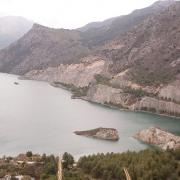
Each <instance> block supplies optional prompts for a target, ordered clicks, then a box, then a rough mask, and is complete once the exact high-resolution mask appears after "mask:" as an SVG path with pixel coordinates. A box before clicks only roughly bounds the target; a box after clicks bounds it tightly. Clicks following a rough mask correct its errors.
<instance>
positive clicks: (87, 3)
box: [0, 0, 156, 28]
mask: <svg viewBox="0 0 180 180" xmlns="http://www.w3.org/2000/svg"><path fill="white" fill-rule="evenodd" d="M155 1H156V0H0V16H3V15H15V16H22V17H25V18H27V19H30V20H33V21H34V22H37V23H40V24H42V25H45V26H50V27H56V28H77V27H81V26H83V25H85V24H87V23H89V22H94V21H102V20H105V19H108V18H111V17H115V16H120V15H123V14H128V13H130V12H131V11H133V10H134V9H140V8H143V7H146V6H149V5H150V4H152V3H153V2H155Z"/></svg>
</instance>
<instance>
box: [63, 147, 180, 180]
mask: <svg viewBox="0 0 180 180" xmlns="http://www.w3.org/2000/svg"><path fill="white" fill-rule="evenodd" d="M124 167H125V168H127V169H128V171H129V174H130V176H131V178H132V180H179V179H180V150H176V151H166V152H163V151H159V150H144V151H140V152H126V153H121V154H120V153H107V154H97V155H90V156H84V157H82V158H80V159H79V161H78V163H77V167H75V168H72V169H69V170H67V169H65V170H64V172H65V173H64V179H65V180H76V179H80V180H81V179H82V180H84V179H87V180H88V179H91V178H94V179H98V180H99V179H100V180H119V179H121V180H125V179H126V178H125V173H124V171H123V168H124Z"/></svg>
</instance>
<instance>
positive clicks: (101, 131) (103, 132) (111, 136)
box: [74, 127, 119, 141]
mask: <svg viewBox="0 0 180 180" xmlns="http://www.w3.org/2000/svg"><path fill="white" fill-rule="evenodd" d="M74 133H75V134H76V135H82V136H87V137H93V138H98V139H104V140H111V141H118V140H119V134H118V131H117V130H116V129H114V128H102V127H99V128H96V129H91V130H86V131H75V132H74Z"/></svg>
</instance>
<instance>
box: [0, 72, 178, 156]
mask: <svg viewBox="0 0 180 180" xmlns="http://www.w3.org/2000/svg"><path fill="white" fill-rule="evenodd" d="M15 81H17V82H19V85H15V84H14V82H15ZM149 126H160V127H162V128H165V129H167V130H169V131H170V132H172V133H175V134H180V119H173V118H168V117H163V116H157V115H152V114H146V113H134V112H125V111H119V110H115V109H110V108H106V107H103V106H99V105H95V104H91V103H88V102H85V101H82V100H72V99H71V98H70V92H68V91H66V90H63V89H58V88H54V87H52V86H50V85H49V84H48V83H45V82H38V81H26V80H23V81H21V80H18V79H17V76H13V75H8V74H0V147H1V148H0V155H3V154H6V155H8V154H11V155H13V154H18V153H21V152H25V151H27V150H32V151H34V152H39V153H44V152H46V153H62V152H65V151H68V152H70V153H72V154H74V155H75V156H79V155H82V154H89V153H91V154H92V153H97V152H122V151H127V150H141V149H145V148H148V146H147V145H146V144H142V143H140V142H139V141H137V140H135V139H133V138H132V136H133V135H134V134H135V133H136V132H137V131H138V130H140V129H144V128H147V127H149ZM97 127H112V128H116V129H117V130H118V131H119V135H120V140H119V141H118V142H110V141H104V140H97V139H92V138H86V137H82V136H76V135H75V134H74V133H73V131H76V130H86V129H91V128H97Z"/></svg>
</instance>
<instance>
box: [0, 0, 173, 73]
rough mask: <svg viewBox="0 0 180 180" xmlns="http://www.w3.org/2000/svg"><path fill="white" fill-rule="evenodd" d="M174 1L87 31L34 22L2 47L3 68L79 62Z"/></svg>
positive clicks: (0, 68)
mask: <svg viewBox="0 0 180 180" xmlns="http://www.w3.org/2000/svg"><path fill="white" fill-rule="evenodd" d="M172 3H173V2H171V1H167V2H166V1H165V2H158V3H155V4H154V5H152V6H150V7H148V8H145V9H142V10H137V11H135V12H133V13H132V14H130V15H127V16H121V17H118V18H112V19H110V20H107V21H105V22H103V23H102V24H103V25H102V26H101V25H100V24H101V23H100V24H99V25H98V26H97V24H96V25H95V26H93V28H92V25H90V27H89V28H87V27H86V28H85V29H87V30H86V31H84V30H83V32H82V31H79V30H63V29H51V28H47V27H43V26H40V25H34V26H33V28H32V29H31V30H30V31H29V32H28V33H27V34H25V35H24V36H23V37H22V38H21V39H20V40H19V41H17V42H15V43H14V44H12V45H10V46H9V47H7V48H6V49H3V50H1V51H0V71H1V72H7V73H15V74H25V73H26V72H28V71H30V70H33V69H45V68H47V67H49V66H58V65H60V64H62V63H64V64H71V63H78V62H79V60H80V58H82V57H85V56H86V55H88V54H89V53H91V54H92V52H93V53H94V51H97V50H98V49H99V48H100V47H101V46H102V45H103V44H104V43H105V42H106V41H112V39H114V38H115V39H116V37H119V36H120V35H121V34H122V33H123V32H127V30H129V29H131V28H132V27H133V26H134V25H138V24H139V23H142V22H143V20H144V19H145V18H147V17H149V16H150V15H152V14H153V13H156V12H157V11H158V12H159V11H163V10H164V8H165V7H167V6H168V5H170V4H172ZM94 27H96V28H94ZM97 27H98V28H97ZM81 30H82V29H81Z"/></svg>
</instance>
